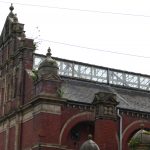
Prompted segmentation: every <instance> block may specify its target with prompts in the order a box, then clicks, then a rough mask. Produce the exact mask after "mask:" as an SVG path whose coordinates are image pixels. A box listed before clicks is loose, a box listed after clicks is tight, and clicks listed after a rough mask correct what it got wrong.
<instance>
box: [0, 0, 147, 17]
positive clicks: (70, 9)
mask: <svg viewBox="0 0 150 150" xmlns="http://www.w3.org/2000/svg"><path fill="white" fill-rule="evenodd" d="M0 3H9V4H10V3H12V2H10V1H7V2H6V1H0ZM13 4H16V5H23V6H32V7H45V8H50V9H59V10H69V11H80V12H90V13H103V14H112V15H124V16H134V17H148V18H149V17H150V16H149V15H143V14H131V13H120V12H109V11H99V10H88V9H78V8H67V7H57V6H46V5H37V4H27V3H16V2H14V3H13Z"/></svg>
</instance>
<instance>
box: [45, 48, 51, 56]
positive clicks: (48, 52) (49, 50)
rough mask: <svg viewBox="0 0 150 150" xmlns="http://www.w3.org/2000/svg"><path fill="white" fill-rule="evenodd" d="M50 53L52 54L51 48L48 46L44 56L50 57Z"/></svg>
mask: <svg viewBox="0 0 150 150" xmlns="http://www.w3.org/2000/svg"><path fill="white" fill-rule="evenodd" d="M51 55H52V54H51V48H50V47H49V48H48V50H47V54H46V56H47V57H51Z"/></svg>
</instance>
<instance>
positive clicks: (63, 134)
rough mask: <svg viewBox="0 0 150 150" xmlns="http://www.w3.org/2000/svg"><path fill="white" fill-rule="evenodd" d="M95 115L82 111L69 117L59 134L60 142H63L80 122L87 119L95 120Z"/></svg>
mask: <svg viewBox="0 0 150 150" xmlns="http://www.w3.org/2000/svg"><path fill="white" fill-rule="evenodd" d="M94 120H95V117H94V114H93V113H92V112H82V113H78V114H76V115H74V116H72V117H71V118H69V119H68V120H67V121H66V123H65V124H64V125H63V127H62V129H61V132H60V136H59V144H63V143H64V140H65V139H66V138H67V135H68V133H69V131H70V130H71V129H72V128H73V127H74V126H75V125H77V124H78V123H80V122H85V121H94Z"/></svg>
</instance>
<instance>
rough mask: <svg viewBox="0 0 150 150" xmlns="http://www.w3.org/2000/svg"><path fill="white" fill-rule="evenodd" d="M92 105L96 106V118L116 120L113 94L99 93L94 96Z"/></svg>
mask: <svg viewBox="0 0 150 150" xmlns="http://www.w3.org/2000/svg"><path fill="white" fill-rule="evenodd" d="M93 104H94V105H95V106H96V111H95V112H96V118H102V119H103V118H107V119H116V117H117V111H116V106H117V105H118V102H117V100H116V95H115V94H113V93H107V92H99V93H97V94H95V98H94V101H93Z"/></svg>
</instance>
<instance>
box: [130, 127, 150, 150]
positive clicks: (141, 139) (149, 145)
mask: <svg viewBox="0 0 150 150" xmlns="http://www.w3.org/2000/svg"><path fill="white" fill-rule="evenodd" d="M128 146H129V149H130V150H149V149H150V130H148V129H147V130H146V129H141V130H139V131H137V132H136V133H135V134H134V135H133V136H132V138H131V139H130V141H129V143H128Z"/></svg>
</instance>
